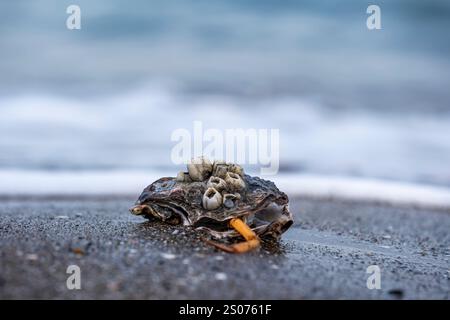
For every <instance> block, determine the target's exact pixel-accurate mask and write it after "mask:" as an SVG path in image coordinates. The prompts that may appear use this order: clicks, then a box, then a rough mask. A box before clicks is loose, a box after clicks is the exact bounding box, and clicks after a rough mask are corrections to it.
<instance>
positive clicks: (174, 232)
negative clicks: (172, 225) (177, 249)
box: [172, 230, 180, 236]
mask: <svg viewBox="0 0 450 320" xmlns="http://www.w3.org/2000/svg"><path fill="white" fill-rule="evenodd" d="M179 232H180V231H179V230H174V231H173V232H172V235H174V236H176V235H177V234H178V233H179Z"/></svg>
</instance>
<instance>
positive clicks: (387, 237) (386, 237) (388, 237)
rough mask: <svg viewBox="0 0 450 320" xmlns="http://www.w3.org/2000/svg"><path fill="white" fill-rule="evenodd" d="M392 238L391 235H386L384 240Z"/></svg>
mask: <svg viewBox="0 0 450 320" xmlns="http://www.w3.org/2000/svg"><path fill="white" fill-rule="evenodd" d="M390 238H391V236H390V235H388V234H387V235H385V236H383V239H390Z"/></svg>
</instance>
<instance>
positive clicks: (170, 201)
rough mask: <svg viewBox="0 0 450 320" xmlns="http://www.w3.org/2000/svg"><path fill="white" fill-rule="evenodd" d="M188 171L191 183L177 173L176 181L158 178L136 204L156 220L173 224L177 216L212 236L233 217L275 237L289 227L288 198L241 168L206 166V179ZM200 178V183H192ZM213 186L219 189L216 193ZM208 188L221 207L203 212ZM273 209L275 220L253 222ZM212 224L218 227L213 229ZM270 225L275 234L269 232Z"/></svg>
mask: <svg viewBox="0 0 450 320" xmlns="http://www.w3.org/2000/svg"><path fill="white" fill-rule="evenodd" d="M191 171H193V172H194V174H195V177H194V179H189V177H186V176H188V173H184V174H181V173H180V174H179V175H178V177H177V178H161V179H159V180H157V181H155V182H154V183H152V184H151V185H149V186H148V187H147V188H145V189H144V191H143V192H142V194H141V196H140V197H139V199H138V201H137V202H136V204H137V205H148V206H149V207H151V208H152V210H151V212H150V213H151V214H150V213H148V214H147V215H148V216H151V215H153V216H154V215H155V212H157V213H158V218H160V219H162V220H171V221H174V220H173V216H171V215H173V214H174V215H179V216H181V218H182V219H180V223H182V222H183V223H184V224H185V225H192V226H194V227H204V228H206V229H207V230H209V231H211V232H212V233H215V234H214V235H215V236H220V235H219V233H220V232H223V231H227V228H226V227H225V226H226V225H227V224H226V223H222V225H221V226H220V224H221V222H226V221H227V220H229V219H231V218H235V217H239V218H242V219H243V220H244V221H247V223H248V224H249V225H250V226H251V227H252V228H253V229H254V230H255V231H258V230H259V231H261V232H262V230H263V229H264V232H266V233H272V234H273V233H275V234H276V237H278V236H279V235H280V234H281V233H282V232H284V231H285V230H286V229H287V228H288V227H289V226H290V225H291V224H292V216H291V214H290V212H289V210H288V202H289V200H288V197H287V195H286V194H285V193H283V192H281V191H280V190H279V189H278V188H277V187H276V186H275V184H274V183H273V182H271V181H268V180H264V179H261V178H258V177H251V176H249V175H246V174H244V172H243V170H242V168H241V167H240V166H237V165H229V164H225V163H219V164H214V165H213V166H212V172H211V165H210V164H208V170H207V171H208V172H211V173H210V174H209V175H205V174H204V172H202V168H201V166H199V165H197V167H196V168H195V170H191ZM199 172H200V174H199ZM215 174H217V176H215ZM202 175H203V177H202V181H195V180H198V179H199V177H200V176H202ZM180 176H181V178H180ZM183 177H185V178H183ZM216 178H217V179H216ZM192 180H194V181H192ZM214 183H218V184H220V186H218V188H217V189H216V188H215V187H214V185H213V184H214ZM224 183H225V185H224ZM208 188H209V193H210V194H213V192H212V191H211V188H212V189H214V191H217V192H220V197H219V198H220V199H222V202H221V205H220V206H219V207H218V208H216V209H214V210H208V209H207V208H205V196H206V195H205V192H206V191H207V190H208ZM225 201H226V202H225ZM272 206H275V207H277V208H279V210H278V211H279V213H278V215H276V216H275V217H274V218H272V219H271V220H270V219H267V221H264V219H263V218H262V216H263V215H261V217H258V219H256V218H255V217H256V215H255V213H260V212H263V211H265V210H264V209H265V208H269V207H272ZM265 216H268V215H267V214H265ZM175 221H176V220H175ZM214 223H216V224H218V226H215V227H214V226H212V225H213V224H214ZM277 223H278V225H277ZM269 225H270V228H272V229H274V230H270V228H269ZM218 229H220V230H218ZM275 229H278V230H275ZM219 231H220V232H219ZM228 231H231V230H228ZM231 233H233V232H231ZM222 236H224V235H222Z"/></svg>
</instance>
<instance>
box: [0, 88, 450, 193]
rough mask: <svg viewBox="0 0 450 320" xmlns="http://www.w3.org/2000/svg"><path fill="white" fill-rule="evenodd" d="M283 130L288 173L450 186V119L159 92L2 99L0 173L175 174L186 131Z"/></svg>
mask: <svg viewBox="0 0 450 320" xmlns="http://www.w3.org/2000/svg"><path fill="white" fill-rule="evenodd" d="M195 120H201V121H202V123H203V128H204V129H205V130H206V129H209V128H214V129H219V130H226V129H235V128H244V129H246V128H256V129H279V132H280V164H281V166H282V169H283V168H288V169H289V170H291V171H292V170H294V171H295V170H297V171H299V170H301V171H302V172H306V173H318V174H323V175H335V174H338V175H344V176H347V175H350V176H355V175H357V176H363V177H375V178H383V179H392V180H402V181H421V182H425V183H430V184H436V185H450V166H448V163H450V139H448V137H449V136H450V118H449V117H448V116H445V115H436V114H435V115H433V114H430V115H424V114H414V113H411V114H384V113H382V112H379V113H374V112H370V111H367V110H358V111H356V110H351V111H345V110H341V111H336V110H332V109H330V108H326V107H324V106H322V105H321V104H320V103H318V102H317V101H313V100H308V99H304V98H300V97H291V98H270V99H264V100H255V101H253V100H251V101H250V100H246V99H239V98H236V97H234V98H231V97H224V96H207V95H198V96H195V97H186V96H183V95H182V94H179V92H177V91H174V90H169V89H167V88H161V87H157V86H149V87H144V88H143V89H141V90H135V91H133V92H129V93H120V94H117V95H109V96H107V97H103V98H100V97H97V98H95V99H94V98H90V99H85V100H77V99H73V98H58V97H54V96H46V95H35V96H14V97H9V98H0V168H15V169H58V170H72V169H77V170H96V169H119V170H130V169H137V170H151V169H152V168H163V167H164V168H167V169H170V170H172V169H173V170H176V168H175V166H174V165H172V164H171V161H170V152H171V148H172V147H173V146H174V145H175V142H173V141H171V139H170V137H171V133H172V132H173V131H174V130H176V129H178V128H186V129H188V130H193V123H194V121H195Z"/></svg>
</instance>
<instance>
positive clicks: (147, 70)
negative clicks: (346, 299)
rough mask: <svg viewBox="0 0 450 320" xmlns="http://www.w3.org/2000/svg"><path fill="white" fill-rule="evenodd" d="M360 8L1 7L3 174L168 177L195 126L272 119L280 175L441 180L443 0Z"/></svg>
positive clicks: (448, 117) (448, 71) (260, 123)
mask: <svg viewBox="0 0 450 320" xmlns="http://www.w3.org/2000/svg"><path fill="white" fill-rule="evenodd" d="M70 4H77V5H79V6H80V7H81V11H82V29H81V30H76V31H70V30H67V29H66V27H65V20H66V18H67V14H66V12H65V11H66V7H67V6H68V5H70ZM369 4H371V3H369V2H366V1H356V0H352V1H323V2H318V1H283V2H280V1H275V0H270V1H269V0H262V1H249V0H239V1H238V0H235V1H234V0H228V1H225V0H222V1H204V0H199V1H193V0H192V1H165V2H164V1H134V2H133V3H130V2H126V1H119V0H116V1H75V2H74V1H50V0H47V1H20V0H19V1H9V2H7V1H3V2H1V3H0V170H34V171H36V170H37V171H46V172H62V171H82V172H89V171H98V170H104V171H112V170H116V171H117V170H120V171H121V172H123V171H126V170H129V171H133V170H153V171H155V170H161V171H169V170H170V171H172V170H176V168H175V166H174V165H173V164H171V162H170V151H171V148H172V147H173V146H174V143H173V142H171V141H170V135H171V132H172V131H173V130H175V129H177V128H187V129H192V126H193V121H195V120H201V121H203V124H204V127H205V128H218V129H227V128H257V129H258V128H268V129H270V128H277V129H279V130H280V139H281V146H280V147H281V150H280V152H281V153H280V156H281V159H280V163H281V172H282V173H283V172H284V173H312V174H322V175H341V176H357V177H368V178H381V179H388V180H400V181H410V182H422V183H428V184H436V185H443V186H450V166H449V165H448V163H450V90H449V89H448V88H450V59H449V58H448V57H449V56H450V33H449V32H448V30H450V2H448V1H437V0H433V1H406V0H405V1H379V2H378V3H377V4H378V5H379V6H380V7H381V12H382V30H379V31H369V30H368V29H367V28H366V18H367V14H366V8H367V6H368V5H369ZM0 183H1V181H0Z"/></svg>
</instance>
